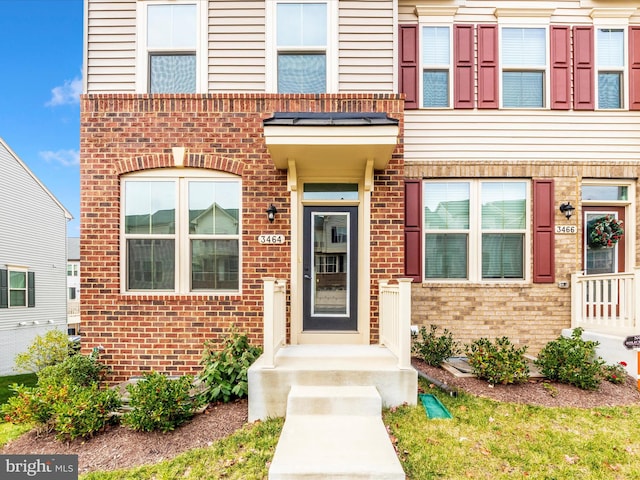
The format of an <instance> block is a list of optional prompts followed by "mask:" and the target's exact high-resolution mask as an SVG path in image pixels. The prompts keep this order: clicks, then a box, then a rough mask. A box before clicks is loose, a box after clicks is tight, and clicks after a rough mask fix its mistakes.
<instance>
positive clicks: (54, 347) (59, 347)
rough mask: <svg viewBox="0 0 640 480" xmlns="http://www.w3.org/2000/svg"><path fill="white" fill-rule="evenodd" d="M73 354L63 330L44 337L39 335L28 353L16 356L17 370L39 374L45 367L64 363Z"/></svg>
mask: <svg viewBox="0 0 640 480" xmlns="http://www.w3.org/2000/svg"><path fill="white" fill-rule="evenodd" d="M72 353H73V348H72V345H71V342H69V337H68V335H67V334H66V333H64V332H63V331H62V330H49V331H48V332H47V333H45V334H44V335H37V336H36V338H34V340H33V342H32V343H31V345H29V348H28V349H27V351H26V352H22V353H19V354H18V355H16V359H15V364H16V369H17V370H18V371H24V372H39V371H40V370H42V369H43V368H44V367H48V366H50V365H55V364H57V363H60V362H62V361H64V359H65V358H67V357H68V356H69V355H70V354H72Z"/></svg>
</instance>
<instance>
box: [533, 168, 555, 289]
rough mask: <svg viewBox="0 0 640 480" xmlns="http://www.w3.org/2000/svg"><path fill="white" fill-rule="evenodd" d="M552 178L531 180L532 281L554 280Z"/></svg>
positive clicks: (550, 281) (545, 281) (549, 281)
mask: <svg viewBox="0 0 640 480" xmlns="http://www.w3.org/2000/svg"><path fill="white" fill-rule="evenodd" d="M554 203H555V202H554V195H553V180H551V179H542V180H534V181H533V281H534V283H553V282H555V232H554V229H555V222H554V218H555V217H554V214H555V206H554Z"/></svg>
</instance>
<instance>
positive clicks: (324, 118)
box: [263, 112, 398, 127]
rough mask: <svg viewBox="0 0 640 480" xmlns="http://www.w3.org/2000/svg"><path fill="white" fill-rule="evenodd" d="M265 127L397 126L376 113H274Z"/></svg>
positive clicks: (395, 121) (396, 121)
mask: <svg viewBox="0 0 640 480" xmlns="http://www.w3.org/2000/svg"><path fill="white" fill-rule="evenodd" d="M263 125H264V126H265V127H267V126H304V127H323V126H328V127H345V126H346V127H354V126H355V127H365V126H371V125H398V120H396V119H395V118H390V117H389V116H387V114H386V113H378V112H276V113H274V114H273V117H271V118H267V119H265V120H264V121H263Z"/></svg>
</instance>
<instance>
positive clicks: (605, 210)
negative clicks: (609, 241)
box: [582, 206, 625, 275]
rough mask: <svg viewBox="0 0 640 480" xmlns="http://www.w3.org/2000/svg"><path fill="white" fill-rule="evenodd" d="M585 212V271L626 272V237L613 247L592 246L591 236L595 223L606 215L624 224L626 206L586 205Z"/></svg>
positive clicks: (590, 273)
mask: <svg viewBox="0 0 640 480" xmlns="http://www.w3.org/2000/svg"><path fill="white" fill-rule="evenodd" d="M582 212H583V213H582V214H583V216H584V217H583V222H582V225H583V226H584V228H583V245H584V271H585V273H586V274H587V275H596V274H601V273H604V274H606V273H621V272H624V264H625V258H624V250H625V248H624V238H625V236H624V235H623V236H622V238H620V240H619V241H618V242H617V243H616V244H615V245H613V246H612V247H609V248H607V247H601V246H597V245H596V246H592V244H591V243H592V242H590V240H589V237H590V235H591V230H592V228H593V225H594V224H596V223H597V222H598V221H599V220H601V219H602V218H604V217H607V216H609V217H611V218H615V219H617V220H621V221H623V224H622V225H623V226H624V207H611V206H608V207H596V206H585V207H583V209H582Z"/></svg>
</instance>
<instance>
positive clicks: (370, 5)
mask: <svg viewBox="0 0 640 480" xmlns="http://www.w3.org/2000/svg"><path fill="white" fill-rule="evenodd" d="M198 1H200V0H198ZM333 1H336V3H337V4H338V9H339V12H338V15H339V20H338V25H337V29H338V33H337V42H338V43H337V52H338V54H337V58H334V65H333V66H332V67H331V68H334V69H335V68H337V69H338V72H337V76H336V77H337V83H338V86H337V90H338V91H339V92H341V93H348V92H380V93H392V92H394V78H395V74H396V73H395V71H396V66H395V62H396V59H395V58H394V41H395V28H396V27H395V24H394V20H395V7H394V2H393V1H392V0H367V1H357V0H341V1H340V2H337V0H331V1H330V2H329V3H332V2H333ZM139 3H141V2H140V1H138V0H87V9H86V12H85V16H86V38H85V54H84V55H85V72H86V74H85V91H86V92H87V93H135V91H136V81H137V78H136V58H137V57H136V55H137V45H136V41H137V37H136V28H137V27H136V10H137V7H138V4H139ZM147 3H148V2H147ZM265 5H266V3H265V2H264V1H261V0H246V1H242V0H236V1H231V0H229V1H224V0H220V1H218V0H216V1H209V2H208V18H205V19H203V20H202V23H201V25H202V28H204V29H205V32H204V35H203V38H202V39H201V41H200V43H199V46H198V48H200V47H202V48H203V52H201V53H202V55H205V56H206V58H204V59H203V60H202V63H201V66H202V68H204V70H205V71H204V73H203V74H199V79H200V81H201V82H203V85H202V86H201V87H200V88H199V91H201V92H218V93H220V92H265V91H266V89H267V79H266V75H267V71H268V66H267V58H268V55H265V52H266V48H267V38H266V28H265V16H266V6H265ZM203 11H206V9H203ZM204 15H205V16H207V14H206V13H204ZM140 48H144V45H142V46H140ZM199 53H200V52H199ZM334 57H335V55H334ZM145 76H146V74H145Z"/></svg>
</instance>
